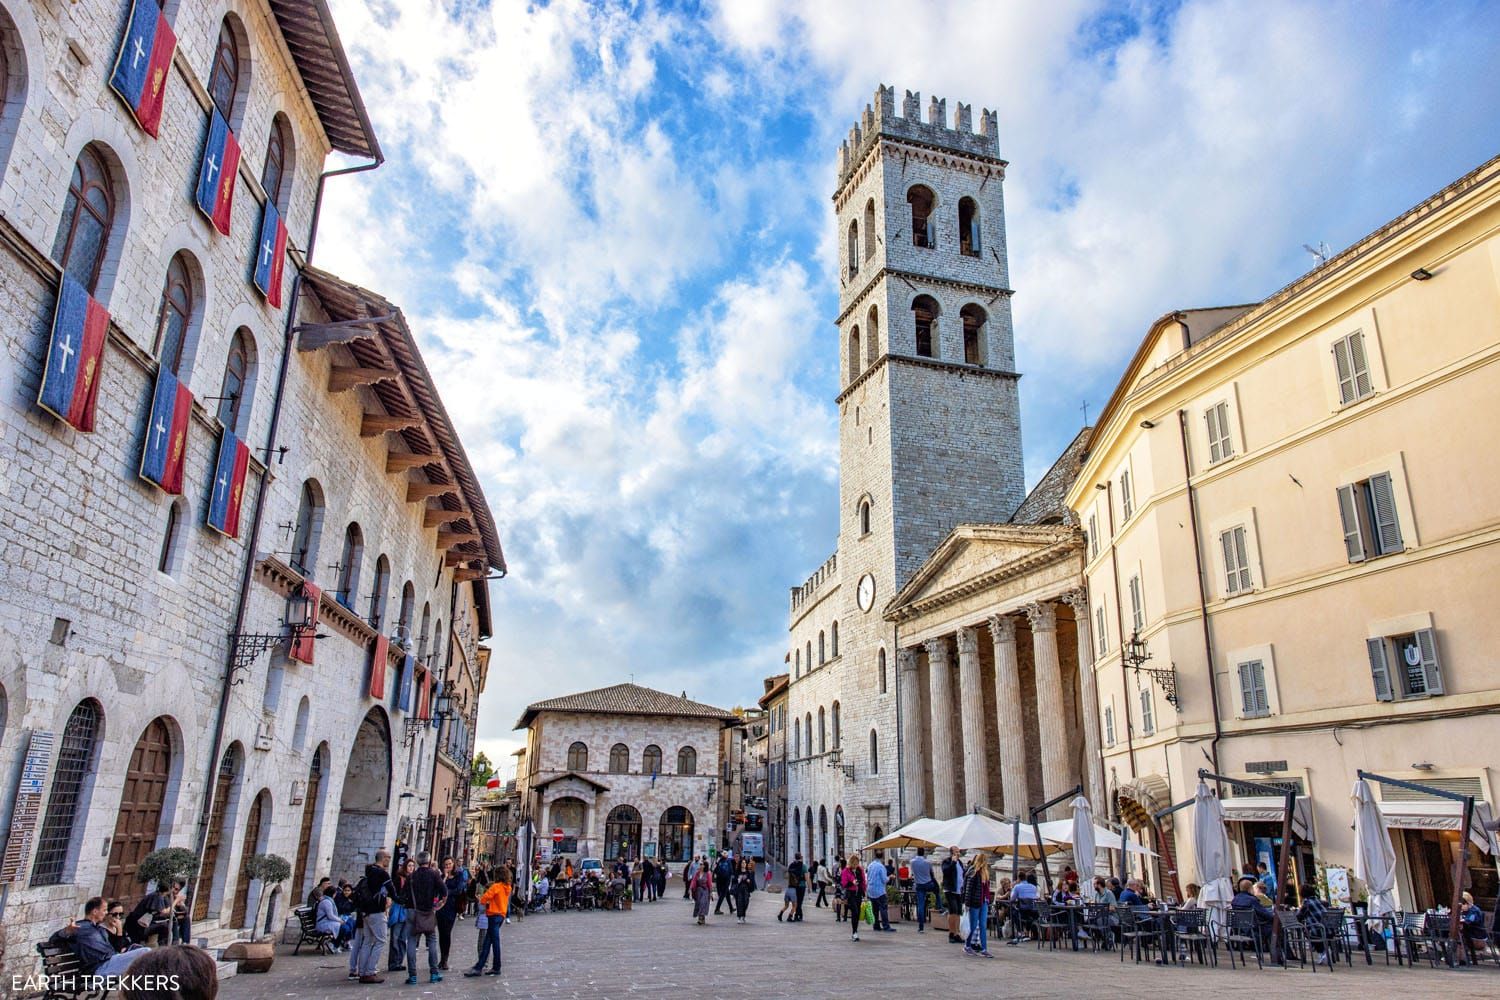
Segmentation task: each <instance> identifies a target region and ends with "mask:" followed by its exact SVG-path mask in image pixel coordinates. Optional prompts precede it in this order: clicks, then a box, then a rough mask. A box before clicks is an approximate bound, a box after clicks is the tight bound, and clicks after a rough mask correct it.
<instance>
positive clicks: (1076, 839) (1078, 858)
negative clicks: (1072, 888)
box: [1072, 795, 1094, 879]
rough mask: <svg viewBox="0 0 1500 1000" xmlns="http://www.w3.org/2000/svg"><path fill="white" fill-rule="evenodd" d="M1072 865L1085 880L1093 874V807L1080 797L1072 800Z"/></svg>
mask: <svg viewBox="0 0 1500 1000" xmlns="http://www.w3.org/2000/svg"><path fill="white" fill-rule="evenodd" d="M1072 804H1073V864H1075V865H1077V866H1078V874H1079V875H1080V876H1081V877H1083V878H1085V879H1087V878H1089V877H1091V876H1092V875H1093V874H1094V807H1093V806H1091V805H1089V800H1088V799H1086V798H1084V797H1083V796H1082V795H1080V796H1078V797H1077V798H1076V799H1074V800H1073V803H1072Z"/></svg>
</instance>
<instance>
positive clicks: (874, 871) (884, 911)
mask: <svg viewBox="0 0 1500 1000" xmlns="http://www.w3.org/2000/svg"><path fill="white" fill-rule="evenodd" d="M890 880H891V874H890V870H889V869H887V868H886V866H885V858H884V856H883V855H881V854H879V853H877V854H876V855H875V857H874V858H873V859H871V861H870V864H869V866H868V867H867V868H866V869H865V894H866V895H867V896H868V897H869V899H870V907H871V909H872V910H874V912H875V924H874V927H873V929H874V930H877V931H886V932H888V933H891V934H894V933H895V932H896V928H894V927H892V926H891V909H890V896H889V894H887V892H886V887H887V886H888V885H889V884H890Z"/></svg>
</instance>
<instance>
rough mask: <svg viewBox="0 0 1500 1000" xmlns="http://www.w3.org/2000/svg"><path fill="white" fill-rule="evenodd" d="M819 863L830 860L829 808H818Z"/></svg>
mask: <svg viewBox="0 0 1500 1000" xmlns="http://www.w3.org/2000/svg"><path fill="white" fill-rule="evenodd" d="M817 858H818V860H819V861H823V862H825V863H826V861H827V859H828V807H827V806H818V854H817Z"/></svg>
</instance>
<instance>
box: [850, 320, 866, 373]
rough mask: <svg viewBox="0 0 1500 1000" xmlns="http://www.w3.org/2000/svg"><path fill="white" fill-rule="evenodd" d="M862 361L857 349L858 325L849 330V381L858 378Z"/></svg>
mask: <svg viewBox="0 0 1500 1000" xmlns="http://www.w3.org/2000/svg"><path fill="white" fill-rule="evenodd" d="M863 361H864V358H863V357H861V355H860V351H859V327H858V326H856V327H855V328H854V329H852V330H850V331H849V381H850V382H853V381H854V380H855V379H857V378H859V373H860V365H861V363H862V362H863Z"/></svg>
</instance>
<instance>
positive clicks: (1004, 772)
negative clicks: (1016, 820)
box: [989, 615, 1031, 815]
mask: <svg viewBox="0 0 1500 1000" xmlns="http://www.w3.org/2000/svg"><path fill="white" fill-rule="evenodd" d="M989 626H990V640H991V641H992V642H993V643H994V647H995V722H996V731H997V732H998V733H999V736H1000V789H1001V795H1002V797H1003V798H1004V799H1005V802H1004V803H1003V807H1002V811H1004V812H1007V813H1010V814H1011V815H1024V814H1025V812H1026V808H1027V806H1028V805H1029V804H1030V801H1031V796H1030V793H1029V791H1028V789H1027V787H1026V784H1027V782H1026V724H1025V722H1024V721H1023V719H1022V718H1021V673H1020V668H1019V666H1018V665H1017V660H1016V620H1015V619H1014V618H1012V617H1010V616H1009V615H990V618H989Z"/></svg>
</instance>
